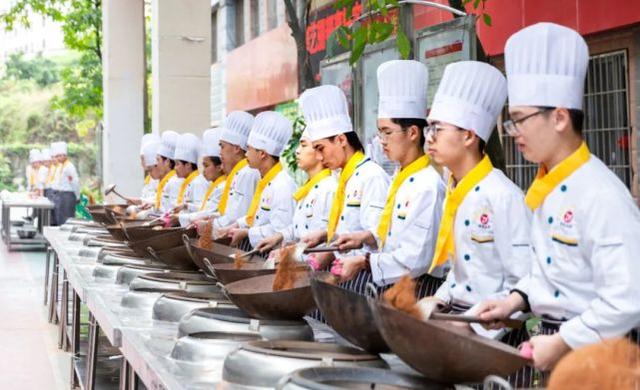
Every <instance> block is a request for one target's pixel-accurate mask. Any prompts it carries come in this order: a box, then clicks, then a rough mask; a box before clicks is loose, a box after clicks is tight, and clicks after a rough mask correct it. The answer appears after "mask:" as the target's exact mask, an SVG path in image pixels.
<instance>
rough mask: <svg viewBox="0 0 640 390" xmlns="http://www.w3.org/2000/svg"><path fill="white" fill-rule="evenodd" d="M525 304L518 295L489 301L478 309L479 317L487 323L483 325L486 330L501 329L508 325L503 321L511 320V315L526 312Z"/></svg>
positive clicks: (513, 294) (512, 294) (514, 294)
mask: <svg viewBox="0 0 640 390" xmlns="http://www.w3.org/2000/svg"><path fill="white" fill-rule="evenodd" d="M524 308H525V302H524V299H522V296H521V295H520V294H517V293H511V294H510V295H509V296H508V297H506V298H504V299H495V300H487V301H484V302H482V303H480V305H478V308H477V309H476V313H478V317H480V319H482V320H484V321H487V323H485V324H483V326H484V327H485V328H486V329H501V328H504V327H506V325H505V324H504V323H503V322H502V321H501V320H503V319H505V318H509V317H510V316H511V314H513V313H515V312H517V311H519V310H524Z"/></svg>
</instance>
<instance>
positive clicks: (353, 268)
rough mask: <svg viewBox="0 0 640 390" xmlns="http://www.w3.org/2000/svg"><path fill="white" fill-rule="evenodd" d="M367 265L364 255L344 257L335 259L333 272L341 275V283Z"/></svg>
mask: <svg viewBox="0 0 640 390" xmlns="http://www.w3.org/2000/svg"><path fill="white" fill-rule="evenodd" d="M366 266H367V261H366V258H365V257H364V256H363V255H358V256H351V257H343V258H340V259H336V260H334V261H333V265H332V267H331V273H332V274H334V275H336V276H340V283H344V282H348V281H349V280H351V279H353V278H355V277H356V275H357V274H358V272H360V271H361V270H363V269H365V268H366Z"/></svg>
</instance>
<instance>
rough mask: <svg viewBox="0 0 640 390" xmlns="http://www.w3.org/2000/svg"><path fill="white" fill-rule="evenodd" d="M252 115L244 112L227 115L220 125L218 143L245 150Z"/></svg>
mask: <svg viewBox="0 0 640 390" xmlns="http://www.w3.org/2000/svg"><path fill="white" fill-rule="evenodd" d="M253 121H254V118H253V115H251V114H249V113H248V112H244V111H233V112H231V113H229V115H227V117H226V119H225V120H224V123H223V125H222V134H220V141H224V142H228V143H230V144H233V145H236V146H239V147H241V148H242V149H244V150H246V149H247V139H248V138H249V133H250V132H251V126H252V125H253Z"/></svg>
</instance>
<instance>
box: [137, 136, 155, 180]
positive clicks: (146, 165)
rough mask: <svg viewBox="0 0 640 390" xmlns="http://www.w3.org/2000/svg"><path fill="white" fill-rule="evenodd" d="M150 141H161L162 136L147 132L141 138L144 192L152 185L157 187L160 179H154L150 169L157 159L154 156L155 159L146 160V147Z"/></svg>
mask: <svg viewBox="0 0 640 390" xmlns="http://www.w3.org/2000/svg"><path fill="white" fill-rule="evenodd" d="M150 142H160V137H158V135H157V134H154V133H147V134H145V135H143V136H142V139H141V140H140V164H141V165H142V170H143V172H144V173H145V176H144V187H143V190H142V192H145V190H148V188H150V187H154V188H156V187H157V186H158V181H157V180H154V179H153V178H152V177H151V174H150V173H149V170H150V169H151V168H150V167H153V166H154V165H155V164H156V162H155V160H156V159H155V157H154V158H153V161H146V160H145V154H144V147H145V145H146V144H148V143H150Z"/></svg>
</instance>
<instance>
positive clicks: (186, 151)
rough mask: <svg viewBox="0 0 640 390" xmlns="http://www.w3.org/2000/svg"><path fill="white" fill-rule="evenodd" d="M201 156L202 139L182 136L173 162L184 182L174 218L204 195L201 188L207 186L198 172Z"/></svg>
mask: <svg viewBox="0 0 640 390" xmlns="http://www.w3.org/2000/svg"><path fill="white" fill-rule="evenodd" d="M199 155H200V139H199V138H198V137H197V136H195V135H193V134H189V133H186V134H180V136H179V137H178V141H177V143H176V150H175V153H174V158H173V160H174V161H175V163H176V166H175V169H176V176H177V177H178V178H179V179H182V182H181V183H180V187H178V194H177V196H176V200H175V203H174V204H173V210H172V211H173V213H174V216H175V215H176V213H178V212H180V211H182V210H184V209H187V208H188V207H189V205H193V204H195V203H197V202H198V199H196V197H197V196H198V195H199V196H202V195H203V194H204V191H203V190H201V187H204V186H206V183H203V182H201V181H199V180H197V179H198V177H200V176H201V175H200V171H199V170H198V157H199ZM198 203H199V202H198ZM176 222H177V216H176Z"/></svg>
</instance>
